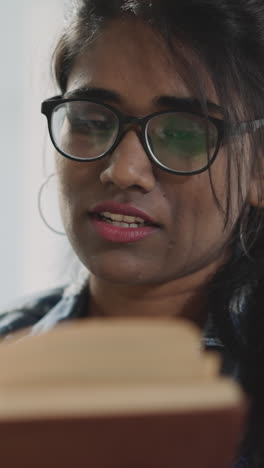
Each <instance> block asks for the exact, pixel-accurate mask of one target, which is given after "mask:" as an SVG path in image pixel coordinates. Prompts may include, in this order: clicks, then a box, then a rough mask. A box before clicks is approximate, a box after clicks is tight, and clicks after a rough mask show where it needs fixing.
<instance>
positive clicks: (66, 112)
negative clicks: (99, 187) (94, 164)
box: [41, 96, 264, 175]
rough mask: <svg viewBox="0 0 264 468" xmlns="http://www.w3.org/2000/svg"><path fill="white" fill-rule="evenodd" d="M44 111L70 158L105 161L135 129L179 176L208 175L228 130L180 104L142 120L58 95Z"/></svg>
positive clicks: (155, 158) (158, 160) (154, 157)
mask: <svg viewBox="0 0 264 468" xmlns="http://www.w3.org/2000/svg"><path fill="white" fill-rule="evenodd" d="M41 112H42V113H43V114H44V115H46V117H47V120H48V127H49V133H50V138H51V140H52V142H53V145H54V146H55V148H56V150H57V151H58V152H59V153H61V154H62V155H63V156H65V157H66V158H69V159H72V160H74V161H82V162H85V161H96V160H98V159H101V158H104V157H106V156H107V155H110V154H111V153H112V152H113V151H114V150H115V148H116V147H117V146H118V144H119V143H120V141H121V140H122V138H123V137H124V135H125V134H126V132H127V131H128V130H130V129H131V128H132V129H134V130H135V131H136V132H137V134H138V137H139V139H140V141H141V144H142V146H143V148H144V150H145V152H146V154H147V155H148V157H149V158H150V160H151V161H152V162H153V163H154V164H156V165H157V166H158V167H159V168H161V169H163V170H165V171H167V172H170V173H173V174H179V175H193V174H199V173H201V172H204V171H206V170H207V169H208V168H209V167H210V166H211V164H212V163H213V162H214V160H215V158H216V156H217V153H218V151H219V148H220V146H221V144H222V143H223V141H224V137H225V133H226V130H227V126H226V124H225V122H224V121H223V120H220V119H216V118H213V117H205V116H203V115H202V114H201V113H199V112H194V111H191V110H190V105H189V104H188V102H179V105H177V109H175V110H169V111H162V112H155V113H153V114H151V115H147V116H145V117H143V118H138V117H132V116H128V115H125V114H122V113H121V112H120V111H118V110H116V109H114V108H112V107H111V106H109V105H107V104H101V103H100V102H98V101H95V100H93V99H86V98H85V99H84V98H81V99H80V98H69V99H63V98H62V97H61V96H56V97H54V98H51V99H47V100H46V101H44V102H43V103H42V107H41ZM254 122H255V123H259V125H258V127H257V128H259V127H260V126H261V125H264V120H257V121H254ZM243 125H244V127H243ZM228 129H229V131H231V132H232V134H234V133H244V132H245V131H247V122H242V123H241V124H239V126H236V127H235V128H232V130H231V128H230V127H228Z"/></svg>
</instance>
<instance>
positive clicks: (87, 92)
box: [64, 86, 224, 115]
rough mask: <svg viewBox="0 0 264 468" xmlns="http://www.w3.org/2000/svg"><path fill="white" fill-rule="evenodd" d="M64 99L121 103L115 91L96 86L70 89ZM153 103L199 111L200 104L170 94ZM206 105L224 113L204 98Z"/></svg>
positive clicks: (170, 107)
mask: <svg viewBox="0 0 264 468" xmlns="http://www.w3.org/2000/svg"><path fill="white" fill-rule="evenodd" d="M64 98H65V99H70V98H75V99H78V98H80V99H89V98H90V99H98V100H100V101H103V102H108V103H115V104H119V105H120V104H122V98H121V96H120V95H119V94H118V93H116V92H115V91H112V90H109V89H105V88H97V87H89V86H85V87H81V88H77V89H75V90H73V91H70V92H68V93H66V94H65V95H64ZM153 104H154V105H156V106H157V107H167V108H169V109H173V108H176V107H177V105H179V104H184V105H186V106H188V107H189V108H190V110H196V111H201V110H202V106H201V103H200V101H199V99H197V98H194V97H189V96H186V97H182V96H171V95H168V96H166V95H164V96H157V97H155V98H154V99H153ZM206 107H207V109H208V112H214V113H215V112H217V113H220V114H222V115H224V108H223V107H221V106H219V105H218V104H216V103H214V102H212V101H210V100H209V99H207V100H206Z"/></svg>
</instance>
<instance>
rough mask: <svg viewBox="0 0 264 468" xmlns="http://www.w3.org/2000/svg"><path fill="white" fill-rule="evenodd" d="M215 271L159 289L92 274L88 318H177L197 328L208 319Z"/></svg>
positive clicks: (209, 268)
mask: <svg viewBox="0 0 264 468" xmlns="http://www.w3.org/2000/svg"><path fill="white" fill-rule="evenodd" d="M215 271H216V269H215V268H212V267H207V269H206V271H204V270H203V271H202V272H196V273H193V274H191V275H189V276H187V277H184V278H180V279H177V280H173V281H170V282H167V283H165V284H158V285H133V286H131V285H123V284H115V283H111V282H108V281H106V280H103V279H101V278H98V277H96V276H94V275H92V274H91V276H90V282H89V286H90V292H91V296H90V297H91V301H90V304H89V311H90V314H92V315H93V316H97V317H98V316H99V317H100V316H101V317H164V318H169V317H174V318H175V317H178V318H184V319H187V320H190V321H192V322H193V323H194V324H196V325H198V326H199V327H200V328H201V327H203V325H204V323H205V321H206V318H207V285H208V282H209V281H210V279H211V277H212V274H213V273H214V272H215Z"/></svg>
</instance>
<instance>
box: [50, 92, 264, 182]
mask: <svg viewBox="0 0 264 468" xmlns="http://www.w3.org/2000/svg"><path fill="white" fill-rule="evenodd" d="M80 101H84V102H91V103H93V104H98V105H101V106H103V107H105V108H106V109H108V110H110V111H111V112H113V114H115V115H116V117H117V119H118V123H119V128H118V133H117V136H116V139H115V142H114V143H113V144H112V146H111V147H110V148H109V149H108V150H107V151H106V152H105V153H103V154H101V155H100V156H96V157H93V158H78V157H74V156H71V155H69V154H67V153H65V152H64V151H62V150H61V149H60V148H59V147H58V145H57V143H56V141H55V139H54V137H53V132H52V114H53V111H54V109H56V107H58V106H59V105H60V104H67V103H68V102H80ZM177 112H185V113H188V114H192V115H198V116H199V117H202V118H204V119H206V120H208V121H210V122H212V123H213V124H214V126H215V127H216V129H217V143H216V147H215V151H214V154H213V156H212V158H210V160H208V163H207V164H206V165H205V166H204V167H203V168H201V169H198V170H195V171H190V172H184V171H176V170H174V169H170V168H169V167H167V166H165V165H163V164H162V163H161V162H160V161H159V160H158V159H157V158H156V156H155V155H154V154H153V153H152V151H151V149H150V148H149V147H148V138H147V135H146V129H147V124H148V122H149V121H150V120H151V119H152V118H154V117H156V116H158V115H162V114H170V113H177ZM41 113H42V114H44V115H45V116H46V118H47V121H48V129H49V135H50V139H51V141H52V143H53V145H54V147H55V149H56V150H57V151H58V152H59V153H60V154H61V155H62V156H64V157H65V158H67V159H70V160H72V161H79V162H93V161H98V160H100V159H103V158H105V157H107V156H109V155H110V154H111V153H113V151H114V150H115V149H116V148H117V146H118V145H119V143H120V142H121V141H122V139H123V137H124V136H125V134H126V133H127V131H128V130H129V129H130V128H133V127H135V126H137V127H139V128H140V132H137V135H138V138H139V140H140V142H141V144H142V146H143V148H144V151H145V152H146V154H147V156H148V158H149V159H150V161H151V162H153V163H154V164H155V165H156V166H157V167H159V168H160V169H162V170H164V171H166V172H169V173H170V174H175V175H182V176H187V175H196V174H201V173H202V172H205V171H207V170H208V169H209V167H210V166H211V165H212V164H213V162H214V161H215V159H216V157H217V155H218V152H219V149H220V147H221V146H222V145H223V144H224V139H225V136H226V133H227V131H228V133H229V134H231V135H237V134H243V133H246V132H247V131H248V127H249V124H256V129H258V128H260V127H261V126H262V125H264V119H258V120H252V121H245V122H239V123H238V124H234V125H232V124H227V123H226V122H225V121H224V120H222V119H218V118H215V117H211V116H208V117H205V116H204V115H203V114H202V113H201V112H197V111H193V110H190V105H189V104H188V103H186V102H180V103H179V104H177V108H176V106H175V108H174V109H170V110H167V111H164V110H163V111H158V112H154V113H152V114H149V115H146V116H144V117H135V116H130V115H126V114H124V113H122V112H121V111H119V110H118V109H115V108H114V107H112V106H110V105H109V104H105V103H102V102H101V101H100V100H96V99H91V98H83V97H73V98H63V96H61V95H58V96H54V97H52V98H49V99H46V100H45V101H43V102H42V104H41Z"/></svg>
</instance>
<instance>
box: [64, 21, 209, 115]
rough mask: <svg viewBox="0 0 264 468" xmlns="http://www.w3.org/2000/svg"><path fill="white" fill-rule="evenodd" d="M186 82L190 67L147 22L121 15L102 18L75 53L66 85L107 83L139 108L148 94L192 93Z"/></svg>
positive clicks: (205, 80) (149, 98)
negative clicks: (102, 26) (87, 42)
mask: <svg viewBox="0 0 264 468" xmlns="http://www.w3.org/2000/svg"><path fill="white" fill-rule="evenodd" d="M175 49H177V44H175ZM183 53H185V51H183V50H181V51H180V54H179V55H181V54H183ZM189 55H190V53H189ZM191 60H192V59H191ZM191 60H190V61H191ZM199 68H200V73H201V74H202V77H203V83H204V84H205V86H206V90H207V98H208V99H210V100H212V101H213V102H216V103H217V97H216V94H215V91H214V87H213V85H212V83H211V81H210V79H209V77H208V74H207V73H206V71H205V70H204V69H203V67H202V65H200V67H199ZM188 73H189V76H188ZM192 82H193V76H192V75H191V73H190V71H189V72H188V71H187V70H186V69H185V67H184V65H183V63H182V61H181V60H179V59H177V57H176V56H174V55H173V54H172V52H171V51H169V48H168V46H167V44H166V43H165V41H164V40H163V39H162V38H161V37H160V36H159V35H158V34H157V33H156V32H155V31H154V30H153V29H152V28H151V27H150V26H148V25H146V24H144V23H143V22H141V21H134V20H133V21H132V20H129V19H126V20H122V21H121V20H118V21H117V20H116V21H112V22H111V23H110V24H108V25H107V27H106V28H105V29H104V30H103V31H101V32H100V34H99V35H98V37H97V38H96V40H95V41H94V42H93V43H92V44H90V45H89V46H88V47H87V48H86V50H85V51H84V52H82V54H81V55H80V56H79V57H77V59H76V61H75V63H74V66H73V68H72V70H71V73H70V76H69V80H68V87H67V91H73V90H75V89H77V88H80V87H85V86H93V87H97V88H103V89H109V90H111V91H114V92H115V93H117V94H119V95H120V96H121V97H122V100H123V101H124V103H126V104H127V108H129V107H131V104H133V106H132V107H133V109H134V111H135V110H136V109H135V108H136V107H137V106H138V107H139V109H138V110H139V111H140V110H142V112H143V110H144V108H146V110H147V108H148V110H149V103H150V101H152V99H153V97H154V96H161V95H174V96H179V97H190V96H194V89H193V88H194V87H193V86H192ZM127 110H129V109H127ZM131 110H132V109H131Z"/></svg>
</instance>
